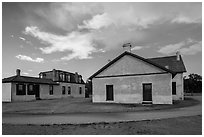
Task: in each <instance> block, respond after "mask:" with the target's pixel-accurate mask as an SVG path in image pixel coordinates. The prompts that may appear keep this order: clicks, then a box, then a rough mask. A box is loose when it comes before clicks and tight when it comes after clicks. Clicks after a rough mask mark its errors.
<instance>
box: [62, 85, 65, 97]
mask: <svg viewBox="0 0 204 137" xmlns="http://www.w3.org/2000/svg"><path fill="white" fill-rule="evenodd" d="M62 95H65V86H62Z"/></svg>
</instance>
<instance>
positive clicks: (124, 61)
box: [90, 51, 186, 104]
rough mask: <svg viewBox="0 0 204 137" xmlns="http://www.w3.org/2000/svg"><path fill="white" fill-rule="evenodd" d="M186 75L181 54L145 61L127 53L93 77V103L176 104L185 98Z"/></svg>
mask: <svg viewBox="0 0 204 137" xmlns="http://www.w3.org/2000/svg"><path fill="white" fill-rule="evenodd" d="M184 72H186V69H185V66H184V64H183V60H182V58H181V56H180V55H179V54H177V55H175V56H168V57H159V58H150V59H145V58H143V57H140V56H137V55H135V54H133V53H130V52H127V51H126V52H124V53H122V54H121V55H119V56H118V57H116V58H115V59H114V60H112V61H111V62H109V63H108V64H107V65H105V66H104V67H102V68H101V69H100V70H99V71H97V72H96V73H95V74H93V75H92V76H91V77H90V79H91V80H92V84H93V85H92V86H93V96H92V97H93V102H106V103H152V104H172V102H173V100H182V99H183V98H184V97H183V96H184V93H183V73H184Z"/></svg>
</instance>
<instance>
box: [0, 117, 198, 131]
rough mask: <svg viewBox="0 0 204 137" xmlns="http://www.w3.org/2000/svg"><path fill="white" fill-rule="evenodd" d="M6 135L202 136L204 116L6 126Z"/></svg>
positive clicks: (3, 128)
mask: <svg viewBox="0 0 204 137" xmlns="http://www.w3.org/2000/svg"><path fill="white" fill-rule="evenodd" d="M2 134H3V135H128V134H129V135H137V134H139V135H161V134H162V135H201V134H202V116H191V117H178V118H170V119H161V120H146V121H138V122H133V121H132V122H115V123H98V124H96V123H93V124H77V125H70V124H63V125H10V124H3V125H2Z"/></svg>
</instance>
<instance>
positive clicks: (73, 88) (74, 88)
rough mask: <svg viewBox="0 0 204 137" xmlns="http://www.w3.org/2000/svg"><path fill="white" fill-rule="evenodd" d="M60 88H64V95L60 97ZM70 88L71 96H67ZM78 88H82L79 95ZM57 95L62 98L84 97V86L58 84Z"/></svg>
mask: <svg viewBox="0 0 204 137" xmlns="http://www.w3.org/2000/svg"><path fill="white" fill-rule="evenodd" d="M62 86H65V95H62ZM69 86H70V87H71V95H69V94H68V87H69ZM79 87H81V88H82V93H81V94H79ZM59 93H60V94H61V96H62V97H67V96H72V97H85V84H75V83H64V82H60V86H59Z"/></svg>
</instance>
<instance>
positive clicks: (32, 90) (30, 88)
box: [27, 84, 35, 95]
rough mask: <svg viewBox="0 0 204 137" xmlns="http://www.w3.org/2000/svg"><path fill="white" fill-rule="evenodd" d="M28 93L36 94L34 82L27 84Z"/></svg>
mask: <svg viewBox="0 0 204 137" xmlns="http://www.w3.org/2000/svg"><path fill="white" fill-rule="evenodd" d="M27 94H28V95H35V91H34V88H33V85H32V84H28V86H27Z"/></svg>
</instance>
